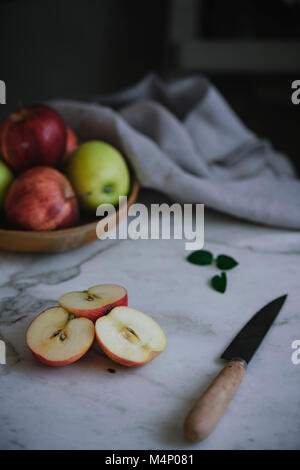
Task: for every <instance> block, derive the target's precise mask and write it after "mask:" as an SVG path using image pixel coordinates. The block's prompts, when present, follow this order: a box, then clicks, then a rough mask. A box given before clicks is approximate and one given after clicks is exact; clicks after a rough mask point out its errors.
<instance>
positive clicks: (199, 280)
mask: <svg viewBox="0 0 300 470" xmlns="http://www.w3.org/2000/svg"><path fill="white" fill-rule="evenodd" d="M204 248H206V249H208V250H211V251H212V252H213V253H214V254H219V253H224V252H225V253H226V254H229V255H232V256H234V257H235V258H236V259H237V260H238V261H239V266H238V267H237V268H235V269H234V270H232V271H231V272H230V273H228V278H229V284H228V290H227V292H226V293H225V294H224V295H222V294H219V293H217V292H215V291H214V290H212V289H211V288H210V287H209V285H208V280H209V278H210V277H211V276H212V275H213V274H214V273H216V268H215V267H213V266H207V267H198V266H194V265H191V264H189V263H187V262H186V261H185V257H186V255H187V252H186V251H185V248H184V241H183V240H169V241H165V240H135V241H133V240H125V241H120V242H115V241H110V242H106V241H96V242H94V243H92V244H90V245H88V246H86V247H83V248H80V249H77V250H73V251H70V252H67V253H64V254H57V255H39V256H38V255H31V254H27V255H26V254H16V253H4V252H2V253H0V263H1V269H0V339H3V340H5V342H6V344H7V365H2V366H0V383H1V386H0V403H1V406H0V448H1V449H105V450H119V449H181V450H182V449H189V450H193V449H300V393H299V391H300V364H299V365H294V364H293V363H292V361H291V355H292V349H291V344H292V342H293V341H294V340H297V339H300V302H299V279H300V235H299V233H296V232H289V231H283V230H277V229H270V228H266V227H259V226H255V225H253V224H248V223H246V222H242V221H238V220H236V219H232V218H230V217H226V216H223V215H219V214H216V213H212V212H210V211H206V216H205V246H204ZM110 282H111V283H119V284H122V285H124V286H125V287H126V288H127V289H128V292H129V303H130V305H131V306H133V307H135V308H138V309H140V310H142V311H144V312H146V313H148V314H150V315H152V316H153V317H154V318H155V319H156V320H157V321H158V322H159V323H160V324H161V326H162V327H163V328H164V330H165V332H166V334H167V338H168V347H167V349H166V351H165V352H164V353H163V354H161V356H159V357H158V358H157V359H155V360H154V361H152V362H151V363H149V364H147V365H146V366H144V367H141V368H133V369H130V368H125V367H122V366H119V365H117V364H115V363H113V362H112V361H111V360H110V359H108V358H107V357H106V356H104V354H103V353H102V352H101V351H100V349H99V348H98V347H97V346H96V345H94V346H93V348H92V349H91V350H90V351H89V352H88V353H87V354H86V355H85V356H84V357H83V358H82V359H81V360H79V361H78V362H76V363H74V364H72V365H69V366H67V367H62V368H50V367H47V366H43V365H42V364H40V363H38V362H37V361H36V360H35V359H34V357H33V356H32V355H31V353H30V351H29V350H28V349H27V347H26V345H25V331H26V328H27V326H28V325H29V323H30V321H31V320H32V319H33V318H34V317H35V316H36V315H37V314H38V313H39V312H40V311H42V310H43V309H45V308H47V307H49V306H53V305H56V299H57V298H58V297H59V296H60V295H62V294H63V293H65V292H67V291H70V290H83V289H86V288H87V287H89V286H91V285H95V284H99V283H110ZM285 293H288V299H287V301H286V303H285V305H284V307H283V309H282V311H281V312H280V314H279V316H278V318H277V320H276V322H275V323H274V325H273V327H272V328H271V330H270V331H269V333H268V335H267V337H266V338H265V340H264V342H263V343H262V345H261V347H260V349H259V351H258V352H257V353H256V355H255V357H254V358H253V360H252V362H251V363H250V365H249V367H248V371H247V374H246V376H245V378H244V380H243V382H242V384H241V386H240V389H239V390H238V392H237V394H236V396H235V397H234V399H233V401H232V402H231V404H230V405H229V408H228V410H227V411H226V414H225V415H224V417H223V419H222V420H221V422H220V423H219V424H218V426H217V428H216V429H215V431H214V433H213V434H212V435H211V436H210V437H209V438H208V439H207V440H206V441H204V442H202V443H199V444H189V443H187V442H186V441H185V440H184V438H183V435H182V423H183V420H184V417H185V415H186V413H187V412H188V411H189V409H190V407H191V405H192V404H193V402H194V400H195V399H196V398H197V397H198V396H199V394H200V393H201V391H202V390H203V389H204V388H205V387H206V386H207V385H208V384H209V383H210V381H211V380H212V379H213V377H214V376H215V375H216V374H217V373H218V371H219V370H220V369H221V367H222V365H223V363H222V361H221V360H219V359H218V357H219V356H220V354H221V353H222V352H223V350H224V349H225V347H226V346H227V345H228V343H229V342H230V340H231V339H232V338H233V336H234V335H235V334H236V333H237V332H238V330H239V329H240V328H241V327H242V326H243V325H244V324H245V323H246V321H247V320H248V319H249V318H250V317H251V316H252V315H253V314H254V313H255V312H256V311H257V310H259V309H260V308H261V307H262V306H263V305H264V304H266V303H267V302H268V301H270V300H272V299H274V298H275V297H277V296H279V295H282V294H285ZM109 367H113V368H115V369H116V373H115V374H110V373H109V372H108V371H107V369H108V368H109Z"/></svg>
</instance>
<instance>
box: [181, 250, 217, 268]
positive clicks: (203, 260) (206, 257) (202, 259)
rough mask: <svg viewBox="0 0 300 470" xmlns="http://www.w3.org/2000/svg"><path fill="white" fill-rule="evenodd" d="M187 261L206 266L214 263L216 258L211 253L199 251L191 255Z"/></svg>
mask: <svg viewBox="0 0 300 470" xmlns="http://www.w3.org/2000/svg"><path fill="white" fill-rule="evenodd" d="M186 259H187V261H189V262H190V263H192V264H198V265H199V266H206V265H207V264H211V263H212V262H213V259H214V257H213V255H212V253H211V252H210V251H205V250H197V251H194V252H193V253H191V254H190V255H189V256H188V257H187V258H186Z"/></svg>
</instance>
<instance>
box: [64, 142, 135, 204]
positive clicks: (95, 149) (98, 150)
mask: <svg viewBox="0 0 300 470" xmlns="http://www.w3.org/2000/svg"><path fill="white" fill-rule="evenodd" d="M65 172H66V175H67V176H68V178H69V180H70V182H71V184H72V186H73V188H74V190H75V192H76V194H78V195H81V194H85V195H86V196H85V197H82V198H81V199H80V203H81V206H82V208H83V209H85V210H86V211H95V210H96V209H97V207H98V206H99V205H100V204H113V205H116V204H118V203H119V197H120V196H127V195H128V193H129V190H130V173H129V169H128V166H127V163H126V161H125V159H124V158H123V156H122V155H121V153H120V152H119V151H118V150H117V149H116V148H114V147H113V146H112V145H110V144H108V143H107V142H102V141H98V140H93V141H89V142H85V143H84V144H81V145H80V146H79V147H78V148H77V149H76V150H75V152H73V153H72V154H71V155H70V156H69V158H68V160H67V163H66V168H65Z"/></svg>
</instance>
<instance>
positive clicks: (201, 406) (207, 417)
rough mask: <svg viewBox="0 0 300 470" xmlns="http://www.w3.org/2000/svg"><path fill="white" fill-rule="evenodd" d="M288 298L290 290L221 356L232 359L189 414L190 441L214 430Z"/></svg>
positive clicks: (186, 426) (250, 323)
mask: <svg viewBox="0 0 300 470" xmlns="http://www.w3.org/2000/svg"><path fill="white" fill-rule="evenodd" d="M286 298H287V294H286V295H282V296H281V297H278V298H277V299H275V300H273V301H272V302H270V303H268V304H267V305H265V306H264V307H263V308H262V309H260V310H259V311H258V312H257V313H256V314H255V315H254V316H253V317H252V318H251V319H250V320H249V321H248V323H246V325H245V326H244V327H243V328H242V329H241V330H240V332H239V333H238V334H237V335H236V336H235V338H234V339H233V340H232V342H231V343H230V345H229V346H228V347H227V349H225V351H224V352H223V354H222V355H221V358H222V359H225V360H227V361H229V362H228V363H227V365H226V366H225V367H224V369H223V370H221V372H220V373H219V375H218V376H217V377H216V378H215V380H214V381H213V382H212V383H211V385H210V386H209V387H208V388H207V389H206V390H205V392H204V393H203V395H202V396H201V397H200V398H199V399H198V400H197V401H196V403H195V405H194V406H193V408H192V409H191V411H190V412H189V414H188V415H187V417H186V420H185V423H184V433H185V436H186V438H187V439H188V440H189V441H192V442H199V441H202V440H204V439H206V438H207V437H208V436H209V434H210V433H211V432H212V431H213V429H214V428H215V426H216V425H217V423H218V422H219V420H220V419H221V417H222V416H223V414H224V412H225V410H226V408H227V406H228V404H229V402H230V400H231V399H232V397H233V395H234V394H235V392H236V390H237V388H238V386H239V385H240V383H241V381H242V379H243V377H244V374H245V371H246V368H247V364H248V363H249V362H250V360H251V359H252V357H253V355H254V353H255V352H256V350H257V349H258V347H259V346H260V344H261V342H262V340H263V339H264V337H265V335H266V334H267V332H268V331H269V329H270V327H271V325H272V323H273V321H274V320H275V318H276V317H277V315H278V313H279V312H280V310H281V307H282V306H283V304H284V302H285V300H286Z"/></svg>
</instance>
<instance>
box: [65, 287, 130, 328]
mask: <svg viewBox="0 0 300 470" xmlns="http://www.w3.org/2000/svg"><path fill="white" fill-rule="evenodd" d="M58 303H59V304H60V305H61V306H62V307H64V308H65V309H66V310H68V312H71V313H73V314H74V315H76V317H86V318H89V319H90V320H92V321H96V320H97V318H99V317H102V315H106V314H107V313H109V312H110V311H111V310H112V309H113V308H114V307H117V306H122V305H128V296H127V291H126V289H125V288H124V287H122V286H118V285H116V284H100V285H99V286H94V287H90V288H89V290H87V291H81V292H68V293H67V294H64V295H63V296H62V297H60V299H59V300H58Z"/></svg>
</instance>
